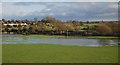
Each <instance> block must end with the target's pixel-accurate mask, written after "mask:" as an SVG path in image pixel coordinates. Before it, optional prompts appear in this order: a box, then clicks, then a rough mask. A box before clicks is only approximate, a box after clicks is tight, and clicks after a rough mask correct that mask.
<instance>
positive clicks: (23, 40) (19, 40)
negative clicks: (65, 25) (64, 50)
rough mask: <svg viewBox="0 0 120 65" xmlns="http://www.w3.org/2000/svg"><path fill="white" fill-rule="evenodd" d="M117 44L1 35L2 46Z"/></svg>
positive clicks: (81, 39)
mask: <svg viewBox="0 0 120 65" xmlns="http://www.w3.org/2000/svg"><path fill="white" fill-rule="evenodd" d="M38 36H39V35H38ZM118 43H120V42H119V41H118V39H90V38H89V39H88V38H37V37H36V38H35V37H32V36H30V35H28V36H26V35H2V44H61V45H77V46H108V45H117V44H118Z"/></svg>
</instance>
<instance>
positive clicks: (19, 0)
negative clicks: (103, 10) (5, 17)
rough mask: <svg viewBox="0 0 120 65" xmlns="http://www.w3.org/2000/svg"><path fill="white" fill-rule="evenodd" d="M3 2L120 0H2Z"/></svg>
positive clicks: (100, 0)
mask: <svg viewBox="0 0 120 65" xmlns="http://www.w3.org/2000/svg"><path fill="white" fill-rule="evenodd" d="M1 1H2V2H118V1H119V0H1Z"/></svg>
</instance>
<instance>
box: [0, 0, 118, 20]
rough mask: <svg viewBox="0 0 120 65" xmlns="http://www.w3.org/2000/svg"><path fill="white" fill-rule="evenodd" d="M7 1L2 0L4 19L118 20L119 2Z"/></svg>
mask: <svg viewBox="0 0 120 65" xmlns="http://www.w3.org/2000/svg"><path fill="white" fill-rule="evenodd" d="M7 1H8V0H4V2H3V1H2V13H0V14H2V18H4V19H22V20H24V19H29V20H32V19H34V18H35V17H37V18H38V19H43V18H44V17H45V16H53V17H55V18H56V19H60V20H64V21H66V20H78V21H101V20H105V21H110V20H112V21H114V20H118V2H27V1H26V2H22V0H17V1H21V2H7ZM11 1H14V0H11ZM29 1H30V0H29ZM35 1H37V0H35ZM71 1H72V0H71ZM111 1H112V0H111ZM114 1H115V0H114ZM116 1H117V0H116ZM0 12H1V11H0Z"/></svg>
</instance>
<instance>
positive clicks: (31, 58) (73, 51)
mask: <svg viewBox="0 0 120 65" xmlns="http://www.w3.org/2000/svg"><path fill="white" fill-rule="evenodd" d="M2 51H3V52H2V55H3V58H2V61H3V63H118V47H117V46H103V47H89V46H67V45H55V44H3V46H2Z"/></svg>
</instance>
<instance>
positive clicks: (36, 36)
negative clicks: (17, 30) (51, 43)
mask: <svg viewBox="0 0 120 65" xmlns="http://www.w3.org/2000/svg"><path fill="white" fill-rule="evenodd" d="M9 35H11V36H18V37H23V36H24V37H28V36H30V37H33V38H91V39H96V38H97V39H110V38H116V39H118V38H119V37H117V36H64V35H41V34H39V35H38V34H34V35H20V34H2V36H9Z"/></svg>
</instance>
